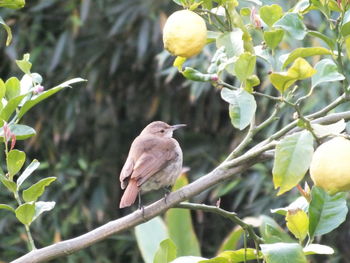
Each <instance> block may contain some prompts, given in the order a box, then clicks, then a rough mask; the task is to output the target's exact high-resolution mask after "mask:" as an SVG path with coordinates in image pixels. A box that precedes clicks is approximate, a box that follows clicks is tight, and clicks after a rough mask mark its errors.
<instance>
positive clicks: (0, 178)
mask: <svg viewBox="0 0 350 263" xmlns="http://www.w3.org/2000/svg"><path fill="white" fill-rule="evenodd" d="M0 182H1V183H2V184H3V185H4V186H5V187H6V188H7V189H8V190H9V191H10V192H12V193H14V192H16V183H15V182H13V181H11V180H9V179H8V178H7V177H6V176H5V175H3V174H0Z"/></svg>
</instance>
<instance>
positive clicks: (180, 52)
mask: <svg viewBox="0 0 350 263" xmlns="http://www.w3.org/2000/svg"><path fill="white" fill-rule="evenodd" d="M206 42H207V27H206V25H205V21H204V20H203V18H201V17H200V16H199V15H197V14H196V13H194V12H192V11H189V10H181V11H176V12H175V13H173V14H172V15H171V16H169V18H168V20H167V21H166V23H165V25H164V28H163V43H164V48H165V49H166V50H168V51H169V52H170V53H171V54H173V55H174V56H180V57H185V58H188V57H192V56H194V55H197V54H198V53H199V52H201V51H202V49H203V47H204V46H205V44H206Z"/></svg>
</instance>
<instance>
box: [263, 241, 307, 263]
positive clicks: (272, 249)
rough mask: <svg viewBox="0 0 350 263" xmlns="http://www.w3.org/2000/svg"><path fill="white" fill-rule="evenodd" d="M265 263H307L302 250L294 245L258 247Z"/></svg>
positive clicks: (279, 244)
mask: <svg viewBox="0 0 350 263" xmlns="http://www.w3.org/2000/svg"><path fill="white" fill-rule="evenodd" d="M260 247H261V252H262V253H263V255H264V259H265V260H266V263H307V260H306V258H305V255H304V252H303V248H302V247H301V246H300V245H299V244H296V243H274V244H263V245H260Z"/></svg>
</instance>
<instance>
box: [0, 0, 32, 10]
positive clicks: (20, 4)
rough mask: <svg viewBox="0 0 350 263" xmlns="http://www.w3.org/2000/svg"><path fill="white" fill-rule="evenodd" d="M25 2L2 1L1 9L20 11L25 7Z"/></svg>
mask: <svg viewBox="0 0 350 263" xmlns="http://www.w3.org/2000/svg"><path fill="white" fill-rule="evenodd" d="M25 3H26V2H25V0H0V7H6V8H11V9H19V8H22V7H24V5H25Z"/></svg>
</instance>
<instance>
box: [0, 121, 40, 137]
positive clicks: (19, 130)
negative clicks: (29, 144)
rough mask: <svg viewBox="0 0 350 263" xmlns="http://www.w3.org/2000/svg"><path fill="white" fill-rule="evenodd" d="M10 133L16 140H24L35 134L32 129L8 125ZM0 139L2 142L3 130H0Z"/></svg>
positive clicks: (21, 125)
mask: <svg viewBox="0 0 350 263" xmlns="http://www.w3.org/2000/svg"><path fill="white" fill-rule="evenodd" d="M9 128H10V130H11V132H12V133H13V134H14V135H16V140H18V141H19V140H25V139H27V138H30V137H32V136H34V135H35V134H36V132H35V130H34V129H33V128H32V127H29V126H27V125H23V124H13V123H11V124H10V125H9ZM0 138H1V139H2V141H4V129H3V128H0Z"/></svg>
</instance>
